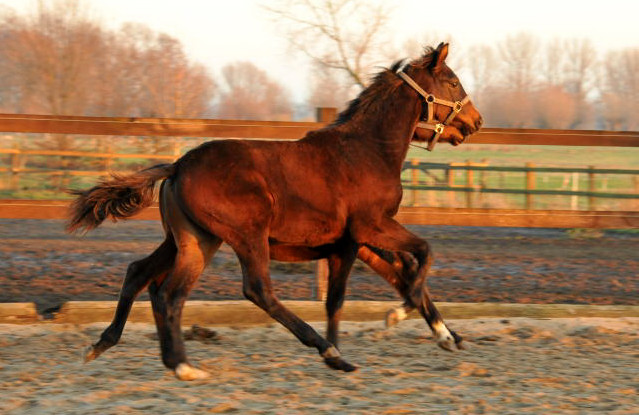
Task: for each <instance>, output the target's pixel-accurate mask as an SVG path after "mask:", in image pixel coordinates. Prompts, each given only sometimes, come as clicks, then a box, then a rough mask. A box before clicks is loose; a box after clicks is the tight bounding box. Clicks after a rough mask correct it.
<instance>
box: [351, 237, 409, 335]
mask: <svg viewBox="0 0 639 415" xmlns="http://www.w3.org/2000/svg"><path fill="white" fill-rule="evenodd" d="M357 257H358V258H359V259H360V260H362V261H363V262H364V263H365V264H367V265H368V266H369V267H371V269H372V270H373V271H375V272H377V273H378V274H379V275H380V276H381V277H382V278H384V279H385V280H386V281H388V283H389V284H390V285H392V286H393V287H394V288H395V289H396V290H397V292H398V293H399V295H400V296H401V297H402V298H407V296H408V293H409V292H410V285H409V284H408V283H407V282H406V281H410V280H412V279H414V277H415V275H416V271H417V270H416V264H414V263H415V260H414V259H413V258H412V257H411V256H410V254H407V253H404V252H390V251H385V250H383V249H379V248H375V247H373V246H365V245H364V246H362V247H360V249H359V251H358V252H357ZM413 264H414V265H415V266H414V265H413ZM410 275H412V277H411V276H410ZM414 309H415V306H414V305H413V304H412V302H411V301H410V300H405V301H404V304H402V305H401V306H400V307H396V308H393V309H391V310H389V311H388V312H387V313H386V321H385V323H386V327H391V326H394V325H395V324H397V323H399V322H400V321H402V320H404V319H406V317H407V316H408V313H410V312H411V311H413V310H414Z"/></svg>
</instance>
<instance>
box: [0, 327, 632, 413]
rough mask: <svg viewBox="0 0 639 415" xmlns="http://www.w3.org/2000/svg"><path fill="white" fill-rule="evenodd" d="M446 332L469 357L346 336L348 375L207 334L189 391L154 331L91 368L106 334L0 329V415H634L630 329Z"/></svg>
mask: <svg viewBox="0 0 639 415" xmlns="http://www.w3.org/2000/svg"><path fill="white" fill-rule="evenodd" d="M449 324H450V326H451V327H454V328H455V329H456V330H458V331H459V332H460V333H462V334H463V335H464V336H465V337H466V339H467V340H468V350H465V351H461V352H457V353H454V354H452V353H448V352H444V351H442V350H439V349H438V348H437V347H436V346H435V345H434V342H433V341H432V339H431V337H430V336H429V335H427V333H426V331H425V324H424V323H423V322H421V321H419V320H411V321H406V322H403V323H402V324H400V325H399V326H397V327H394V328H392V329H389V330H384V329H383V328H382V325H381V323H345V324H343V327H342V329H343V331H344V333H343V335H342V339H343V340H342V344H341V348H342V352H343V354H344V355H345V357H347V358H348V359H350V361H351V362H352V363H355V364H357V365H359V366H360V369H359V370H358V371H357V372H354V373H350V374H344V373H339V372H335V371H332V370H330V369H328V368H326V367H324V365H323V363H321V361H320V358H319V356H317V355H316V353H315V352H314V351H311V350H309V349H307V348H305V347H304V346H302V345H300V344H299V343H298V342H297V341H296V340H295V339H294V338H293V336H292V335H291V334H290V333H288V332H285V331H284V329H282V328H280V327H279V326H273V327H269V328H250V329H233V328H222V329H216V330H217V331H218V334H219V336H218V337H219V338H218V339H217V340H215V341H213V342H210V343H204V342H199V341H189V342H187V348H188V349H189V352H190V357H191V360H192V361H193V362H194V364H196V365H198V366H200V367H202V368H204V369H206V370H208V371H210V372H211V373H212V374H213V378H211V379H209V380H206V381H200V382H195V383H183V382H179V381H177V380H176V379H175V378H174V377H173V376H172V375H171V373H169V372H168V371H166V370H165V369H164V368H163V366H162V364H161V362H160V360H159V357H158V345H157V341H156V340H154V339H153V333H154V328H153V327H152V326H150V325H142V324H137V325H135V324H134V325H130V326H129V327H127V329H126V330H125V334H124V337H123V341H122V343H121V344H119V345H118V346H116V347H115V348H114V349H112V350H110V351H109V352H107V353H106V354H105V355H103V356H102V357H101V358H100V359H98V360H96V361H94V362H91V363H90V364H87V365H82V364H81V363H80V350H81V349H82V348H83V347H84V346H86V345H88V344H89V343H90V342H91V341H93V340H95V339H96V338H97V336H98V334H99V332H100V330H101V329H102V328H103V325H86V326H62V325H47V324H40V325H33V326H11V325H0V396H2V399H0V413H3V414H7V415H18V414H55V415H58V414H61V413H64V414H98V413H99V414H105V415H107V414H127V413H154V414H178V413H184V414H199V413H241V414H258V413H259V414H263V413H266V414H295V413H313V414H322V413H331V414H332V413H361V414H371V413H376V414H413V413H437V414H441V413H489V414H522V413H531V414H539V413H562V414H571V413H575V414H576V413H579V414H583V413H609V414H631V413H632V414H635V413H637V408H638V407H639V398H638V397H637V396H639V395H638V389H639V335H638V334H639V319H637V318H625V319H553V320H531V319H510V320H499V319H483V320H457V321H451V322H449Z"/></svg>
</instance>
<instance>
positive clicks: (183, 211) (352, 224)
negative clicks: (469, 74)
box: [67, 43, 482, 380]
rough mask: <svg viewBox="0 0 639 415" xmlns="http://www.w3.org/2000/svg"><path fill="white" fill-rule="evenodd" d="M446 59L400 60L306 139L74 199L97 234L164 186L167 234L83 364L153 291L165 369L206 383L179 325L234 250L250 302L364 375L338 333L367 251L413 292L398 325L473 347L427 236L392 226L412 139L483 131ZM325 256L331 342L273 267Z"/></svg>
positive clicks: (166, 168)
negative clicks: (201, 285) (442, 291)
mask: <svg viewBox="0 0 639 415" xmlns="http://www.w3.org/2000/svg"><path fill="white" fill-rule="evenodd" d="M447 55H448V44H445V43H441V44H439V46H438V47H437V48H426V50H425V52H424V54H423V56H421V57H419V58H417V59H415V60H412V61H405V60H402V61H398V62H395V63H394V64H393V65H392V66H391V67H390V68H388V69H384V70H382V71H381V72H379V73H378V74H377V75H376V76H375V77H374V78H373V80H372V82H371V84H370V85H369V86H368V87H367V88H365V89H364V90H363V91H362V92H361V93H360V94H359V95H358V96H357V98H355V99H354V100H353V101H351V102H350V104H349V105H348V107H347V108H346V109H345V110H344V111H342V112H341V113H340V114H339V115H338V117H337V119H336V120H335V122H333V123H332V124H330V125H328V126H326V127H324V128H322V129H319V130H315V131H311V132H309V133H307V134H306V136H304V137H303V138H301V139H299V140H296V141H289V142H285V141H268V140H214V141H209V142H206V143H204V144H202V145H200V146H199V147H196V148H194V149H192V150H190V151H189V152H187V153H186V154H184V155H183V156H182V157H180V158H179V159H178V160H177V161H176V162H174V163H172V164H160V165H156V166H153V167H149V168H147V169H144V170H142V171H139V172H137V173H134V174H130V175H124V176H122V175H115V174H113V175H112V176H111V177H110V178H107V179H104V180H102V181H101V182H99V183H98V184H97V185H96V186H95V187H93V188H90V189H88V190H76V191H73V194H74V195H75V196H76V199H75V200H74V201H73V203H72V204H71V207H70V212H69V215H70V218H69V222H68V224H67V230H68V231H69V232H76V231H80V230H83V231H85V232H87V231H89V230H91V229H94V228H95V227H97V226H99V225H100V224H101V223H102V222H103V221H104V220H105V219H107V218H111V219H112V220H119V219H126V218H128V217H130V216H132V215H134V214H136V213H138V212H139V211H140V210H141V209H143V208H145V207H147V206H149V205H150V204H151V203H153V201H154V197H155V189H156V186H155V185H156V182H159V181H161V184H160V186H159V205H160V213H161V217H162V226H163V228H164V232H165V239H164V241H163V242H162V243H161V244H160V245H159V246H158V247H157V249H155V251H154V252H153V253H151V254H150V255H149V256H147V257H146V258H144V259H141V260H138V261H135V262H133V263H131V264H130V265H129V266H128V268H127V272H126V276H125V278H124V282H123V285H122V289H121V292H120V296H119V299H118V304H117V308H116V311H115V315H114V317H113V321H112V323H111V324H110V325H109V326H108V327H107V328H106V329H105V330H104V331H103V333H102V334H101V336H100V339H99V340H98V341H97V342H96V343H95V344H93V345H91V346H89V347H88V349H87V350H86V351H85V354H84V360H85V362H89V361H91V360H93V359H95V358H97V357H98V356H99V355H101V354H102V353H103V352H105V351H106V350H107V349H109V348H110V347H112V346H114V345H115V344H117V343H118V341H119V339H120V336H121V335H122V331H123V329H124V325H125V323H126V320H127V317H128V315H129V312H130V310H131V306H132V303H133V301H134V300H135V298H136V297H137V295H138V294H139V293H140V292H141V291H142V290H143V289H144V288H145V287H147V288H148V292H149V296H150V299H151V305H152V309H153V316H154V319H155V323H156V328H157V332H158V335H159V340H160V349H161V357H162V362H163V363H164V365H165V366H166V367H167V368H169V369H170V370H173V371H174V374H175V376H176V377H177V378H178V379H181V380H194V379H202V378H206V377H208V376H209V374H208V373H207V372H205V371H203V370H201V369H198V368H196V367H195V366H193V365H192V364H191V363H190V362H189V360H188V359H187V354H186V350H185V347H184V342H183V340H182V336H181V327H180V321H181V315H182V308H183V305H184V302H185V300H186V298H187V296H188V294H189V292H190V290H191V288H192V286H193V285H194V283H195V281H196V280H197V278H198V277H199V275H200V273H201V272H202V271H203V269H204V267H205V266H206V264H207V263H208V262H209V260H210V259H211V258H212V256H213V255H214V254H215V252H216V250H217V249H218V248H219V247H220V245H221V244H222V242H225V243H227V244H228V245H229V246H230V247H231V248H232V249H233V251H234V252H235V254H236V255H237V257H238V259H239V262H240V265H241V271H242V277H243V289H242V291H243V294H244V296H245V297H246V298H247V299H248V300H250V301H252V302H253V303H254V304H256V305H257V306H258V307H259V308H261V309H262V310H264V311H265V312H266V313H268V315H269V316H270V317H272V318H273V319H274V320H276V321H278V322H279V323H281V324H282V325H283V326H284V327H286V328H287V329H288V330H289V331H290V332H291V333H292V334H293V335H295V337H297V338H298V339H299V341H301V342H302V343H303V344H304V345H306V346H308V347H314V348H315V349H317V351H318V353H319V355H320V356H321V358H322V359H323V361H324V363H325V364H326V365H327V366H328V367H330V368H332V369H336V370H341V371H345V372H350V371H353V370H355V369H356V367H355V366H354V365H352V364H350V363H348V362H347V361H346V360H345V359H343V357H342V355H341V353H340V351H339V349H338V325H339V320H340V310H341V308H342V305H343V302H344V295H345V291H346V282H347V279H348V276H349V273H350V270H351V268H352V265H353V263H354V261H355V259H356V258H357V257H359V258H361V259H362V260H364V261H365V262H366V263H367V264H369V265H370V266H371V267H372V268H373V269H374V270H375V271H377V272H378V273H380V275H382V276H383V277H384V278H385V279H386V280H387V281H388V282H389V283H391V284H392V285H393V286H394V287H395V289H396V290H397V291H398V292H399V294H400V295H401V296H402V297H403V299H404V304H403V306H402V307H400V308H399V309H397V310H394V311H393V313H395V315H394V317H393V318H391V320H395V321H397V320H400V319H401V318H402V317H404V316H405V314H406V313H407V312H408V311H410V310H412V309H417V310H419V312H420V313H421V315H422V316H423V318H424V319H425V320H426V323H427V325H428V326H429V327H430V328H431V330H432V332H433V334H434V336H435V338H436V339H437V343H438V345H439V346H440V347H442V348H444V349H446V350H451V351H452V350H453V348H454V347H458V348H461V344H462V339H461V337H460V336H459V335H457V334H456V333H455V332H453V331H452V330H449V329H448V328H447V326H446V324H445V323H444V321H443V319H442V317H441V315H440V314H439V312H438V310H437V308H436V307H435V305H434V304H433V302H432V301H431V299H430V295H429V292H428V289H427V287H426V275H427V271H428V268H429V266H430V264H431V262H432V256H431V249H430V247H429V245H428V242H427V241H425V240H424V239H422V238H419V237H417V236H416V235H414V234H413V233H411V232H410V231H408V230H407V229H405V228H404V227H403V226H402V225H400V224H399V223H398V222H397V221H396V220H395V219H393V217H394V216H395V214H396V213H397V211H398V209H399V205H400V201H401V198H402V186H401V180H400V174H401V169H402V165H403V162H404V159H405V158H406V154H407V152H408V148H409V145H410V144H411V142H412V141H413V140H416V141H425V142H427V143H428V145H429V147H432V145H434V143H435V142H437V141H448V142H449V143H451V144H454V145H457V144H460V143H461V142H463V141H464V139H465V138H466V137H468V136H469V135H471V134H473V133H475V132H476V131H477V130H478V129H479V128H480V126H481V124H482V117H481V115H480V113H479V112H478V111H477V109H476V108H475V107H474V106H473V104H472V102H470V101H469V100H468V98H467V96H466V92H465V91H464V89H463V87H462V85H461V83H460V81H459V78H458V77H457V76H456V75H455V73H454V72H453V71H452V70H451V69H450V68H449V67H448V66H447V64H446V62H445V60H446V57H447ZM426 91H428V92H426ZM321 258H325V259H327V260H328V269H329V276H328V292H327V298H326V311H327V318H328V323H327V333H326V337H325V338H324V337H322V336H321V335H320V334H319V333H317V332H316V331H315V329H313V328H312V327H311V326H310V325H308V324H307V323H306V322H304V321H303V320H302V319H300V318H299V317H298V316H296V315H295V314H294V313H292V312H291V311H290V310H288V309H287V308H286V307H285V306H284V305H283V304H282V303H281V302H280V301H279V300H278V299H277V298H276V296H275V294H274V292H273V288H272V283H271V278H270V275H269V261H270V260H271V259H274V260H278V261H290V262H293V261H308V260H316V259H321Z"/></svg>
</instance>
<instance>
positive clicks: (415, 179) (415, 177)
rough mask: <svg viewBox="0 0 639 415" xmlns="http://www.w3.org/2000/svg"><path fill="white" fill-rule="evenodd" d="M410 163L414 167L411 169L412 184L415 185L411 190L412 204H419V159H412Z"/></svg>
mask: <svg viewBox="0 0 639 415" xmlns="http://www.w3.org/2000/svg"><path fill="white" fill-rule="evenodd" d="M410 165H411V166H412V167H413V168H412V169H411V171H410V184H411V186H412V187H413V189H412V191H411V195H412V202H411V206H419V203H418V202H417V192H418V189H417V185H418V184H419V170H418V169H417V166H419V160H417V159H412V160H411V161H410Z"/></svg>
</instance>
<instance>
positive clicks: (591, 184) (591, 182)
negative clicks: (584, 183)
mask: <svg viewBox="0 0 639 415" xmlns="http://www.w3.org/2000/svg"><path fill="white" fill-rule="evenodd" d="M594 168H595V166H588V169H589V170H590V171H589V172H588V192H590V193H594V192H595V172H594V171H593V170H594ZM588 210H595V197H594V196H593V195H592V194H591V195H588Z"/></svg>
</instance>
